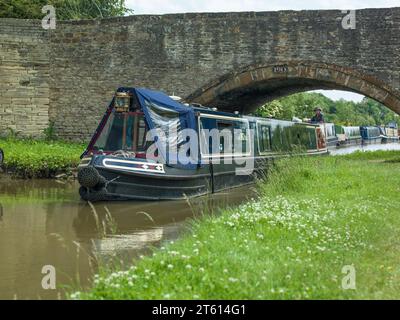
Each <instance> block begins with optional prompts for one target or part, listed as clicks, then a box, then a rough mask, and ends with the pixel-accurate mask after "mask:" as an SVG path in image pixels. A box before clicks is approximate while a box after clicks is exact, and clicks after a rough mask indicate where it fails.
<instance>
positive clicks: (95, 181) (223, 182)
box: [78, 88, 327, 201]
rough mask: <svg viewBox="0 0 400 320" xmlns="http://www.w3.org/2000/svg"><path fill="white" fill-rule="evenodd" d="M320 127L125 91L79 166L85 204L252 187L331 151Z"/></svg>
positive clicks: (142, 91)
mask: <svg viewBox="0 0 400 320" xmlns="http://www.w3.org/2000/svg"><path fill="white" fill-rule="evenodd" d="M326 153H327V146H326V138H325V132H324V130H323V128H322V127H321V126H319V125H313V124H308V123H296V122H291V121H283V120H277V119H267V118H258V117H252V116H243V115H240V114H238V113H227V112H221V111H218V110H217V109H215V108H207V107H203V106H200V105H189V104H187V103H181V102H179V101H177V99H175V98H174V99H173V98H172V97H170V96H168V95H166V94H164V93H162V92H158V91H152V90H148V89H143V88H120V89H118V90H117V92H116V94H115V96H114V97H113V99H112V101H111V103H110V105H109V107H108V108H107V111H106V113H105V114H104V116H103V119H102V120H101V122H100V124H99V126H98V128H97V130H96V132H95V134H94V135H93V137H92V139H91V141H90V143H89V145H88V147H87V149H86V150H85V152H84V153H83V155H82V157H81V158H82V159H81V163H80V165H79V171H78V180H79V183H80V184H81V188H80V190H79V193H80V195H81V198H82V199H84V200H91V201H98V200H126V199H142V200H146V199H147V200H171V199H182V198H185V197H192V196H199V195H204V194H207V193H213V192H218V191H221V190H224V189H228V188H232V187H236V186H241V185H245V184H248V183H252V182H253V181H254V178H255V177H257V176H258V175H259V174H262V173H263V172H264V171H265V169H266V168H268V165H269V161H270V160H271V159H274V158H276V157H283V156H288V155H291V154H304V155H319V154H326Z"/></svg>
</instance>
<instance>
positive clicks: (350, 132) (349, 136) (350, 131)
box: [336, 126, 362, 145]
mask: <svg viewBox="0 0 400 320" xmlns="http://www.w3.org/2000/svg"><path fill="white" fill-rule="evenodd" d="M336 135H337V137H338V138H339V144H340V145H355V144H361V140H362V138H361V131H360V127H356V126H336Z"/></svg>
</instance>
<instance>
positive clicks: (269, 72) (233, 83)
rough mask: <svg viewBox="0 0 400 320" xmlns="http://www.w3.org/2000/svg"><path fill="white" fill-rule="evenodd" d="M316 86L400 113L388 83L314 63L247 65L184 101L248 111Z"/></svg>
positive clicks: (399, 101) (397, 98)
mask: <svg viewBox="0 0 400 320" xmlns="http://www.w3.org/2000/svg"><path fill="white" fill-rule="evenodd" d="M316 89H332V90H333V89H335V90H345V91H352V92H355V93H360V94H363V95H365V96H367V97H370V98H372V99H374V100H376V101H378V102H380V103H382V104H384V105H385V106H386V107H388V108H389V109H391V110H393V111H394V112H396V113H397V114H400V94H399V92H396V91H395V90H394V89H393V88H392V87H391V86H390V85H388V84H387V83H384V82H383V81H381V80H379V79H378V78H376V77H374V76H373V75H371V74H365V73H362V72H359V71H357V70H354V69H351V68H347V67H343V66H338V65H334V64H327V63H315V62H308V63H305V62H301V63H298V62H290V63H286V62H282V63H274V64H265V65H255V66H248V67H246V68H244V69H242V70H240V71H236V72H232V73H229V74H226V75H224V76H222V77H220V78H218V79H216V80H214V81H212V82H211V83H208V84H207V85H205V86H204V87H202V88H200V89H198V90H196V91H195V92H193V93H192V94H191V95H189V96H188V97H186V99H185V100H186V101H188V102H196V103H200V104H202V105H205V106H211V107H217V108H218V109H219V110H224V111H230V112H232V111H239V112H241V113H244V114H246V113H251V112H252V111H254V110H256V109H257V108H258V107H260V106H262V105H263V104H265V103H266V102H268V101H271V100H274V99H277V98H280V97H283V96H286V95H290V94H293V93H297V92H304V91H309V90H316Z"/></svg>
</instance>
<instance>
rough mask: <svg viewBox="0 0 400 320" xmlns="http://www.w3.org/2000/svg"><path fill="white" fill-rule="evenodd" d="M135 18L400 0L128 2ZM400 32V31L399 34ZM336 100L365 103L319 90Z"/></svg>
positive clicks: (382, 4)
mask: <svg viewBox="0 0 400 320" xmlns="http://www.w3.org/2000/svg"><path fill="white" fill-rule="evenodd" d="M126 4H127V6H128V7H129V8H131V9H133V10H134V14H137V15H139V14H166V13H185V12H233V11H276V10H313V9H314V10H322V9H327V10H328V9H341V10H350V9H364V8H390V7H400V0H335V1H327V0H307V1H299V0H217V1H216V0H200V1H199V0H175V1H174V0H169V1H165V0H126ZM399 32H400V30H399ZM317 92H321V93H323V94H324V95H326V96H327V97H329V98H331V99H332V100H339V99H345V100H352V101H356V102H358V101H361V100H362V99H363V97H364V96H362V95H359V94H356V93H352V92H346V91H338V90H317Z"/></svg>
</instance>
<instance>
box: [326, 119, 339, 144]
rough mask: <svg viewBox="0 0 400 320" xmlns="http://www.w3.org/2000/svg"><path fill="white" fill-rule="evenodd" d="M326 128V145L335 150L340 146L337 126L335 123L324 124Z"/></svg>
mask: <svg viewBox="0 0 400 320" xmlns="http://www.w3.org/2000/svg"><path fill="white" fill-rule="evenodd" d="M323 126H324V128H325V137H326V145H327V147H328V148H334V147H337V146H339V145H340V142H339V137H338V136H337V134H336V126H335V124H334V123H325V124H323Z"/></svg>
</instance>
